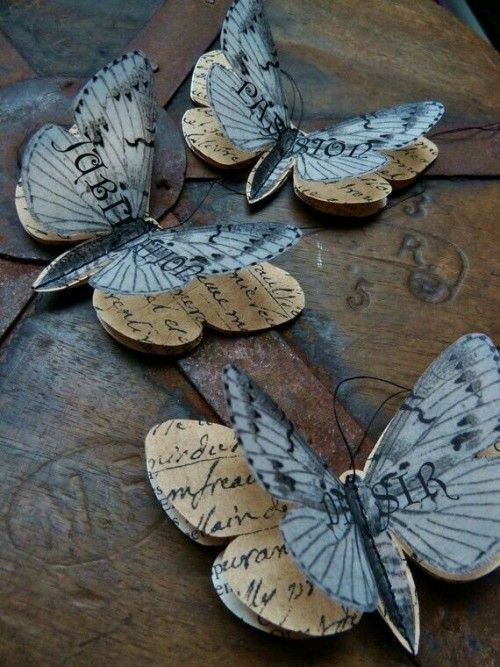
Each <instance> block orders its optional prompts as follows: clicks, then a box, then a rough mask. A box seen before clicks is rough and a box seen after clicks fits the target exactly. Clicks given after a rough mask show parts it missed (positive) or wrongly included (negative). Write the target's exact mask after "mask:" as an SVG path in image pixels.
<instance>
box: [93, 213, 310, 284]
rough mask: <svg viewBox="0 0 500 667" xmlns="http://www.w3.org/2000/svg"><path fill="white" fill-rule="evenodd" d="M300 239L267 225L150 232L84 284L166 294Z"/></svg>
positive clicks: (242, 265)
mask: <svg viewBox="0 0 500 667" xmlns="http://www.w3.org/2000/svg"><path fill="white" fill-rule="evenodd" d="M300 237H301V232H300V230H299V229H298V228H296V227H290V226H286V225H273V224H258V225H253V224H235V225H214V226H210V227H201V228H195V229H190V230H182V231H177V232H176V231H167V230H165V231H161V230H154V231H150V232H147V233H145V234H144V235H143V236H142V237H141V239H140V240H139V241H138V242H134V244H131V245H130V246H129V247H127V248H125V249H124V250H123V251H122V252H120V253H119V254H118V255H116V257H115V258H114V260H113V261H112V262H110V263H109V264H108V265H107V266H106V267H105V268H104V269H102V270H101V271H99V273H97V274H95V275H94V276H93V277H92V279H91V280H90V284H91V285H92V286H93V287H95V288H96V289H100V290H103V291H107V292H114V293H118V294H154V293H158V292H166V291H169V290H172V289H175V288H177V287H181V286H182V285H185V284H186V283H188V282H189V281H190V280H191V279H192V278H194V277H195V276H198V275H204V276H209V275H219V274H224V273H229V272H232V271H237V270H239V269H243V268H245V267H247V266H251V265H253V264H257V263H259V262H262V261H266V260H269V259H272V258H273V257H276V256H277V255H279V254H281V253H283V252H285V251H286V250H287V249H288V248H290V247H292V246H293V245H294V244H295V243H297V242H298V240H299V239H300Z"/></svg>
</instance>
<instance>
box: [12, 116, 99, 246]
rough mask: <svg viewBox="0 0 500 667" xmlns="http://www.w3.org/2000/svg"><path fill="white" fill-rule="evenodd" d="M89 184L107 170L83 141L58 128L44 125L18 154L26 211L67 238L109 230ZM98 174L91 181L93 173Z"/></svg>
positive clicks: (49, 228) (87, 143) (89, 144)
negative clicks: (90, 174) (21, 156)
mask: <svg viewBox="0 0 500 667" xmlns="http://www.w3.org/2000/svg"><path fill="white" fill-rule="evenodd" d="M86 170H89V173H90V170H92V173H93V175H94V179H93V180H92V183H94V182H98V181H99V180H101V179H104V178H106V174H107V170H106V168H105V167H104V166H103V164H102V162H101V161H100V159H99V156H98V155H97V154H96V153H95V152H94V150H93V144H92V143H91V142H89V141H88V140H81V139H77V138H76V137H75V136H74V135H72V134H70V133H69V132H67V131H66V130H64V129H63V128H62V127H58V126H57V125H45V126H44V127H42V128H41V129H40V130H38V132H36V134H34V135H33V137H32V138H31V139H30V141H29V143H28V145H27V146H26V150H25V151H24V154H23V160H22V166H21V180H22V185H23V190H24V194H25V197H26V203H27V206H28V209H29V211H30V213H31V215H32V216H33V217H34V218H35V219H36V220H37V221H38V222H39V223H40V224H41V225H42V226H43V227H44V228H46V229H47V230H49V231H52V232H56V233H57V234H60V235H61V236H63V237H65V238H68V239H71V237H72V236H73V237H74V236H76V237H79V236H81V234H84V233H89V234H93V233H95V234H99V233H102V232H107V231H110V229H111V223H110V221H109V220H108V219H107V218H106V215H105V214H104V212H103V209H102V207H101V206H100V205H99V204H100V202H99V201H98V200H97V199H96V197H95V196H94V194H93V193H92V191H91V189H90V187H89V185H88V182H89V176H86V175H85V174H84V173H83V172H84V171H86ZM96 174H98V179H97V181H96V180H95V176H96Z"/></svg>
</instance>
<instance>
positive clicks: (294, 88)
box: [282, 70, 304, 130]
mask: <svg viewBox="0 0 500 667" xmlns="http://www.w3.org/2000/svg"><path fill="white" fill-rule="evenodd" d="M282 72H283V74H284V75H285V76H286V78H287V79H288V80H289V81H290V83H291V86H292V92H293V98H292V100H293V105H292V114H291V116H293V114H294V112H295V102H296V97H295V95H296V94H297V97H298V99H299V102H300V111H299V119H298V121H297V123H295V125H296V127H297V129H298V130H300V126H301V125H302V119H303V116H304V98H303V97H302V93H301V92H300V88H299V87H298V85H297V82H296V81H295V79H294V78H293V76H292V75H291V74H289V73H288V72H286V71H285V70H282Z"/></svg>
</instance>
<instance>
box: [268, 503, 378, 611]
mask: <svg viewBox="0 0 500 667" xmlns="http://www.w3.org/2000/svg"><path fill="white" fill-rule="evenodd" d="M337 518H338V522H337V523H336V524H332V522H331V519H330V517H329V515H328V514H327V513H326V512H324V511H321V510H319V509H314V508H311V507H300V508H298V509H292V510H291V511H289V512H287V513H286V514H285V516H284V517H283V519H282V521H281V524H280V530H281V532H282V533H283V537H284V540H285V544H286V546H287V549H288V550H289V551H290V553H291V554H292V556H293V558H294V560H295V562H296V563H297V564H298V565H299V567H300V569H301V570H302V571H303V572H304V574H305V576H306V577H307V578H308V579H310V580H311V581H312V582H313V584H315V585H316V586H317V587H318V588H320V589H321V590H322V591H323V592H324V593H325V594H326V595H328V596H329V597H331V598H333V599H335V600H338V601H340V602H343V603H344V604H346V605H347V606H349V607H354V608H355V609H359V610H361V611H373V610H374V609H375V608H376V607H377V603H378V597H379V594H378V590H377V585H376V583H375V578H374V576H373V573H372V570H371V567H370V564H369V562H368V559H367V557H366V554H365V550H364V546H363V541H362V539H361V534H360V531H359V528H358V527H357V526H356V525H355V524H354V523H352V521H351V520H350V517H349V516H348V515H347V514H346V513H345V512H339V514H338V517H337Z"/></svg>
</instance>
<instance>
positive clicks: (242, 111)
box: [207, 65, 278, 152]
mask: <svg viewBox="0 0 500 667" xmlns="http://www.w3.org/2000/svg"><path fill="white" fill-rule="evenodd" d="M207 92H208V99H209V101H210V106H211V107H212V109H213V112H214V114H215V117H216V119H217V121H218V123H219V125H220V126H221V128H222V130H223V132H224V134H225V135H226V136H227V137H228V139H229V140H230V141H231V143H233V144H234V145H235V146H237V147H238V148H240V149H241V150H244V151H250V152H258V151H262V150H264V149H265V148H268V147H269V146H270V145H272V144H273V143H274V142H275V141H276V140H277V138H278V130H277V128H276V127H275V116H274V113H273V111H272V109H270V108H264V107H263V106H260V107H259V106H258V105H256V106H254V105H255V103H256V102H258V100H256V99H255V94H254V90H253V89H252V88H251V86H250V85H249V84H247V83H246V82H245V81H243V80H242V79H240V78H239V76H237V75H236V74H235V73H234V72H232V71H229V70H227V69H225V68H224V67H222V66H221V65H214V66H213V67H212V68H211V69H210V71H209V73H208V79H207Z"/></svg>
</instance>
